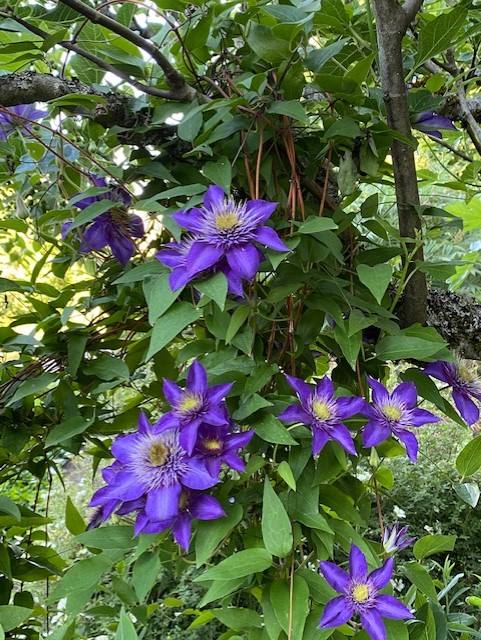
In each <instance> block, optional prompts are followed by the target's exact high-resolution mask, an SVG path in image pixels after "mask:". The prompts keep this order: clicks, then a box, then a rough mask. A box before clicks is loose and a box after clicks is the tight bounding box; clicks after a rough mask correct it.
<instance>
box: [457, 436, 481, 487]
mask: <svg viewBox="0 0 481 640" xmlns="http://www.w3.org/2000/svg"><path fill="white" fill-rule="evenodd" d="M480 468H481V436H477V437H476V438H473V439H472V440H470V442H468V444H467V445H466V446H465V447H464V448H463V449H462V450H461V452H460V454H459V455H458V457H457V458H456V469H457V470H458V471H459V473H460V474H461V475H462V476H463V478H465V477H466V476H472V475H473V474H474V473H476V471H478V469H480Z"/></svg>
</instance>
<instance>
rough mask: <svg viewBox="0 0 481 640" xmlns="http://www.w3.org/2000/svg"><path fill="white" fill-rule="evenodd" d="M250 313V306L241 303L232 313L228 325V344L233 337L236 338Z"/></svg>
mask: <svg viewBox="0 0 481 640" xmlns="http://www.w3.org/2000/svg"><path fill="white" fill-rule="evenodd" d="M249 314H250V308H249V307H247V306H246V305H240V306H238V307H237V309H236V310H235V311H234V313H233V314H232V316H231V319H230V322H229V326H228V327H227V332H226V335H225V341H226V344H229V343H230V342H231V340H232V338H234V336H235V335H236V333H237V332H238V331H239V329H240V328H241V327H242V325H243V324H244V322H245V321H246V320H247V318H248V317H249Z"/></svg>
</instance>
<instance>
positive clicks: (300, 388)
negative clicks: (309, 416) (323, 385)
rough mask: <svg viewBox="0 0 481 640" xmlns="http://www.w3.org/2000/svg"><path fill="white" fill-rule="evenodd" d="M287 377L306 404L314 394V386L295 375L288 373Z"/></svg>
mask: <svg viewBox="0 0 481 640" xmlns="http://www.w3.org/2000/svg"><path fill="white" fill-rule="evenodd" d="M286 378H287V382H288V383H289V384H290V385H291V387H292V388H293V389H294V391H295V392H296V393H297V395H298V396H299V399H300V401H301V402H302V403H303V404H305V403H306V402H307V401H308V400H309V398H310V397H311V396H312V394H313V390H312V387H311V386H310V385H308V384H307V382H304V380H301V379H300V378H294V376H289V375H287V373H286Z"/></svg>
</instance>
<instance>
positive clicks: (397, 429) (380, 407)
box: [362, 376, 441, 462]
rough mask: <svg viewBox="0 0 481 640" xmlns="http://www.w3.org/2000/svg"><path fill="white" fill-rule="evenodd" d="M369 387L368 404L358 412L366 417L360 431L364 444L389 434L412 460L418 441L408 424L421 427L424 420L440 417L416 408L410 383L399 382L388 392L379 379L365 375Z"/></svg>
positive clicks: (369, 445)
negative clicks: (370, 400)
mask: <svg viewBox="0 0 481 640" xmlns="http://www.w3.org/2000/svg"><path fill="white" fill-rule="evenodd" d="M367 381H368V383H369V386H370V387H371V389H372V403H373V406H371V405H369V404H367V403H366V404H365V405H364V410H363V411H362V413H363V414H364V415H366V416H367V417H368V418H369V421H368V422H367V424H366V426H365V427H364V430H363V433H362V441H363V444H364V446H365V447H375V446H376V445H378V444H380V443H381V442H383V441H384V440H386V439H387V438H389V436H390V435H391V434H393V435H395V436H396V437H397V438H399V440H401V442H403V443H404V445H405V446H406V452H407V454H408V458H409V459H410V460H412V462H416V459H417V455H418V441H417V439H416V436H415V435H414V433H411V432H410V431H408V429H409V428H410V427H421V426H422V425H423V424H427V423H428V422H439V421H440V420H441V418H440V417H439V416H435V415H434V414H433V413H431V412H429V411H426V410H425V409H417V408H416V402H417V398H418V394H417V391H416V387H415V386H414V384H413V383H412V382H403V383H401V384H400V385H398V386H397V387H396V388H395V389H394V391H393V392H392V393H389V391H388V390H387V389H386V387H384V386H383V385H382V384H381V383H380V382H378V381H377V380H374V379H373V378H371V377H370V376H367Z"/></svg>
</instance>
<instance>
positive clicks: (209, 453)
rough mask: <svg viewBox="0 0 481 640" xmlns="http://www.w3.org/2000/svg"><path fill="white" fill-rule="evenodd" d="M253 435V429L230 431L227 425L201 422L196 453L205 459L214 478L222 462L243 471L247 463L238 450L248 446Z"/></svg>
mask: <svg viewBox="0 0 481 640" xmlns="http://www.w3.org/2000/svg"><path fill="white" fill-rule="evenodd" d="M253 436H254V431H253V430H252V429H250V430H249V431H243V432H241V433H229V427H228V426H227V425H225V426H222V427H212V426H210V425H208V424H201V426H200V427H199V430H198V432H197V442H196V445H195V449H194V453H195V454H196V455H198V456H200V457H201V458H202V459H203V461H204V463H205V466H206V467H207V469H208V470H209V472H210V473H211V474H212V476H213V477H214V478H217V476H218V475H219V471H220V467H221V464H222V463H224V464H226V465H227V466H228V467H230V468H231V469H235V470H236V471H239V472H240V473H242V472H243V471H244V470H245V464H244V461H243V460H242V459H241V458H239V456H238V455H237V454H236V451H237V450H238V449H240V448H241V447H246V446H247V445H248V444H249V442H250V441H251V440H252V437H253Z"/></svg>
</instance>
